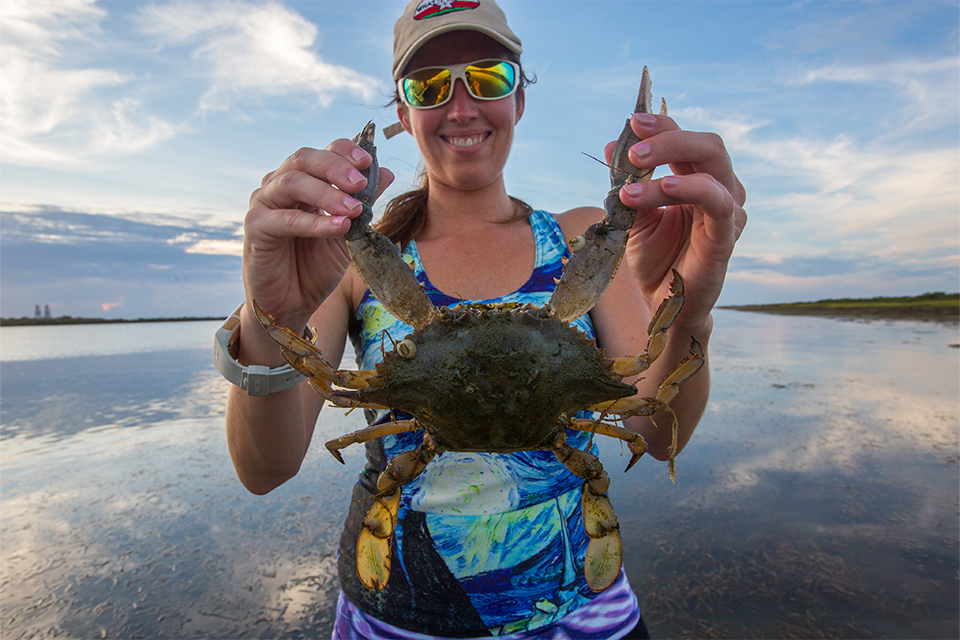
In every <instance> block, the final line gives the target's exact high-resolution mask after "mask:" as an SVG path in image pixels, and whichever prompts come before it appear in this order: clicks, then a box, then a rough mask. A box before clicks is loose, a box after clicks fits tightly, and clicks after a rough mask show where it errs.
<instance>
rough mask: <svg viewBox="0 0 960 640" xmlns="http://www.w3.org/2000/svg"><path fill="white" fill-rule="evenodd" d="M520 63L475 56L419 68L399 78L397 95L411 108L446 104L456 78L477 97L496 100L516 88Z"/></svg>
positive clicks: (430, 107)
mask: <svg viewBox="0 0 960 640" xmlns="http://www.w3.org/2000/svg"><path fill="white" fill-rule="evenodd" d="M519 75H520V66H519V65H518V64H517V63H515V62H511V61H509V60H478V61H477V62H468V63H467V64H454V65H450V66H449V67H427V68H425V69H418V70H417V71H414V72H413V73H411V74H410V75H408V76H405V77H403V78H401V79H400V81H399V82H398V83H397V88H398V89H399V90H400V99H401V100H403V103H404V104H405V105H407V106H408V107H413V108H414V109H433V108H434V107H439V106H440V105H442V104H446V102H447V101H449V100H450V96H452V95H453V87H454V83H455V82H456V81H457V80H458V79H459V80H463V83H464V84H465V85H466V86H467V89H468V90H469V91H470V95H472V96H473V97H474V98H476V99H477V100H499V99H500V98H506V97H507V96H509V95H510V94H511V93H513V92H514V91H516V90H517V85H518V84H519V82H518V78H519Z"/></svg>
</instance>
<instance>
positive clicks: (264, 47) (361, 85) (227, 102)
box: [140, 2, 377, 111]
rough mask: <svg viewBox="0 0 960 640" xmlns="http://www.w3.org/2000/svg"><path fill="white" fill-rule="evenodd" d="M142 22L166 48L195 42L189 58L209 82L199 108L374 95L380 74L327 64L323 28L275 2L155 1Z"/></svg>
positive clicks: (325, 103)
mask: <svg viewBox="0 0 960 640" xmlns="http://www.w3.org/2000/svg"><path fill="white" fill-rule="evenodd" d="M140 19H141V29H142V30H143V31H144V32H145V33H147V34H149V35H151V36H153V37H155V38H157V39H158V40H159V41H160V42H161V43H162V44H163V45H164V46H179V45H190V46H193V47H194V48H193V51H192V54H191V57H192V58H193V59H194V60H195V61H196V62H197V63H199V72H200V73H201V74H203V75H205V76H207V77H208V78H209V81H210V87H209V89H208V90H207V91H206V92H205V93H204V95H203V96H202V97H201V99H200V105H199V107H200V110H201V111H216V110H223V109H227V108H228V107H229V106H231V105H232V104H233V103H234V102H236V101H247V100H251V99H258V98H260V97H270V96H288V95H297V94H313V95H314V96H315V97H316V100H317V102H318V103H319V104H321V105H323V106H326V105H328V104H330V102H331V101H332V100H333V98H334V97H335V96H336V95H337V94H338V93H340V92H343V91H346V92H348V93H352V94H355V95H358V96H360V97H362V98H364V99H368V100H369V99H372V98H373V97H374V96H375V95H376V92H375V89H376V86H377V81H376V79H375V78H372V77H369V76H365V75H363V74H360V73H357V72H355V71H353V70H352V69H349V68H347V67H343V66H338V65H333V64H329V63H327V62H324V61H323V60H322V59H321V58H320V56H319V55H317V53H316V52H315V51H314V50H313V48H314V45H315V42H316V40H317V27H316V26H315V25H314V24H312V23H311V22H309V21H307V20H305V19H304V18H303V17H302V16H300V15H299V14H297V13H296V12H294V11H291V10H289V9H287V8H285V7H283V6H282V5H280V4H277V3H267V4H262V5H257V4H247V3H240V2H219V3H177V4H166V5H150V6H147V7H145V8H144V9H143V11H142V12H141V16H140Z"/></svg>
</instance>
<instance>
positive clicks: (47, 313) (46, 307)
mask: <svg viewBox="0 0 960 640" xmlns="http://www.w3.org/2000/svg"><path fill="white" fill-rule="evenodd" d="M43 317H44V318H49V317H50V305H48V304H45V305H43Z"/></svg>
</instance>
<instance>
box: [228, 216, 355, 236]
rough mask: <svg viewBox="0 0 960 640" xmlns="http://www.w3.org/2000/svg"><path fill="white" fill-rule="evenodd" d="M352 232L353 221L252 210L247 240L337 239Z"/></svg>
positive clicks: (246, 230) (249, 217) (245, 222)
mask: <svg viewBox="0 0 960 640" xmlns="http://www.w3.org/2000/svg"><path fill="white" fill-rule="evenodd" d="M349 228H350V218H348V217H347V216H333V215H328V214H326V213H324V212H322V211H321V212H318V213H311V212H307V211H301V210H299V209H265V208H259V209H251V210H250V211H249V212H247V216H246V219H245V220H244V235H245V236H246V237H247V238H251V239H252V238H257V237H268V238H276V239H284V240H286V239H289V238H335V237H338V236H342V235H343V234H344V233H346V232H347V230H348V229H349Z"/></svg>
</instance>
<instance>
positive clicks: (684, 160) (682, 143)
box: [629, 114, 746, 205]
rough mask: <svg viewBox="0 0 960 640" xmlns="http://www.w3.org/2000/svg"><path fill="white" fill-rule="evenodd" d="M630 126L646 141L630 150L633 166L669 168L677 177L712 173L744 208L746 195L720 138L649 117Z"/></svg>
mask: <svg viewBox="0 0 960 640" xmlns="http://www.w3.org/2000/svg"><path fill="white" fill-rule="evenodd" d="M649 118H652V120H649ZM631 126H632V127H633V130H634V132H635V133H636V134H637V135H638V136H640V137H641V138H643V139H642V140H641V141H640V142H639V143H637V144H635V145H634V146H633V147H631V148H630V153H629V158H630V162H631V163H633V164H634V165H636V166H637V167H639V168H641V169H651V168H655V167H658V166H661V165H670V167H671V168H672V169H673V172H674V173H675V174H677V175H687V174H691V173H709V174H710V175H712V176H714V177H715V178H716V179H717V180H719V181H720V183H722V184H723V185H724V186H725V187H726V188H727V190H728V191H729V192H730V193H731V195H733V196H734V199H735V200H736V201H737V203H738V204H740V205H743V203H744V201H745V200H746V193H745V192H744V189H743V185H742V184H741V183H740V180H739V179H738V178H737V176H736V174H735V173H734V171H733V162H732V160H731V159H730V154H729V153H728V152H727V149H726V146H725V145H724V143H723V138H721V137H720V136H719V135H717V134H715V133H710V132H697V131H683V130H681V129H680V128H679V126H678V125H677V124H676V122H674V121H673V120H672V119H671V118H669V117H667V116H649V115H648V114H647V116H646V117H641V115H639V114H638V115H635V116H634V117H633V119H632V120H631Z"/></svg>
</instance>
